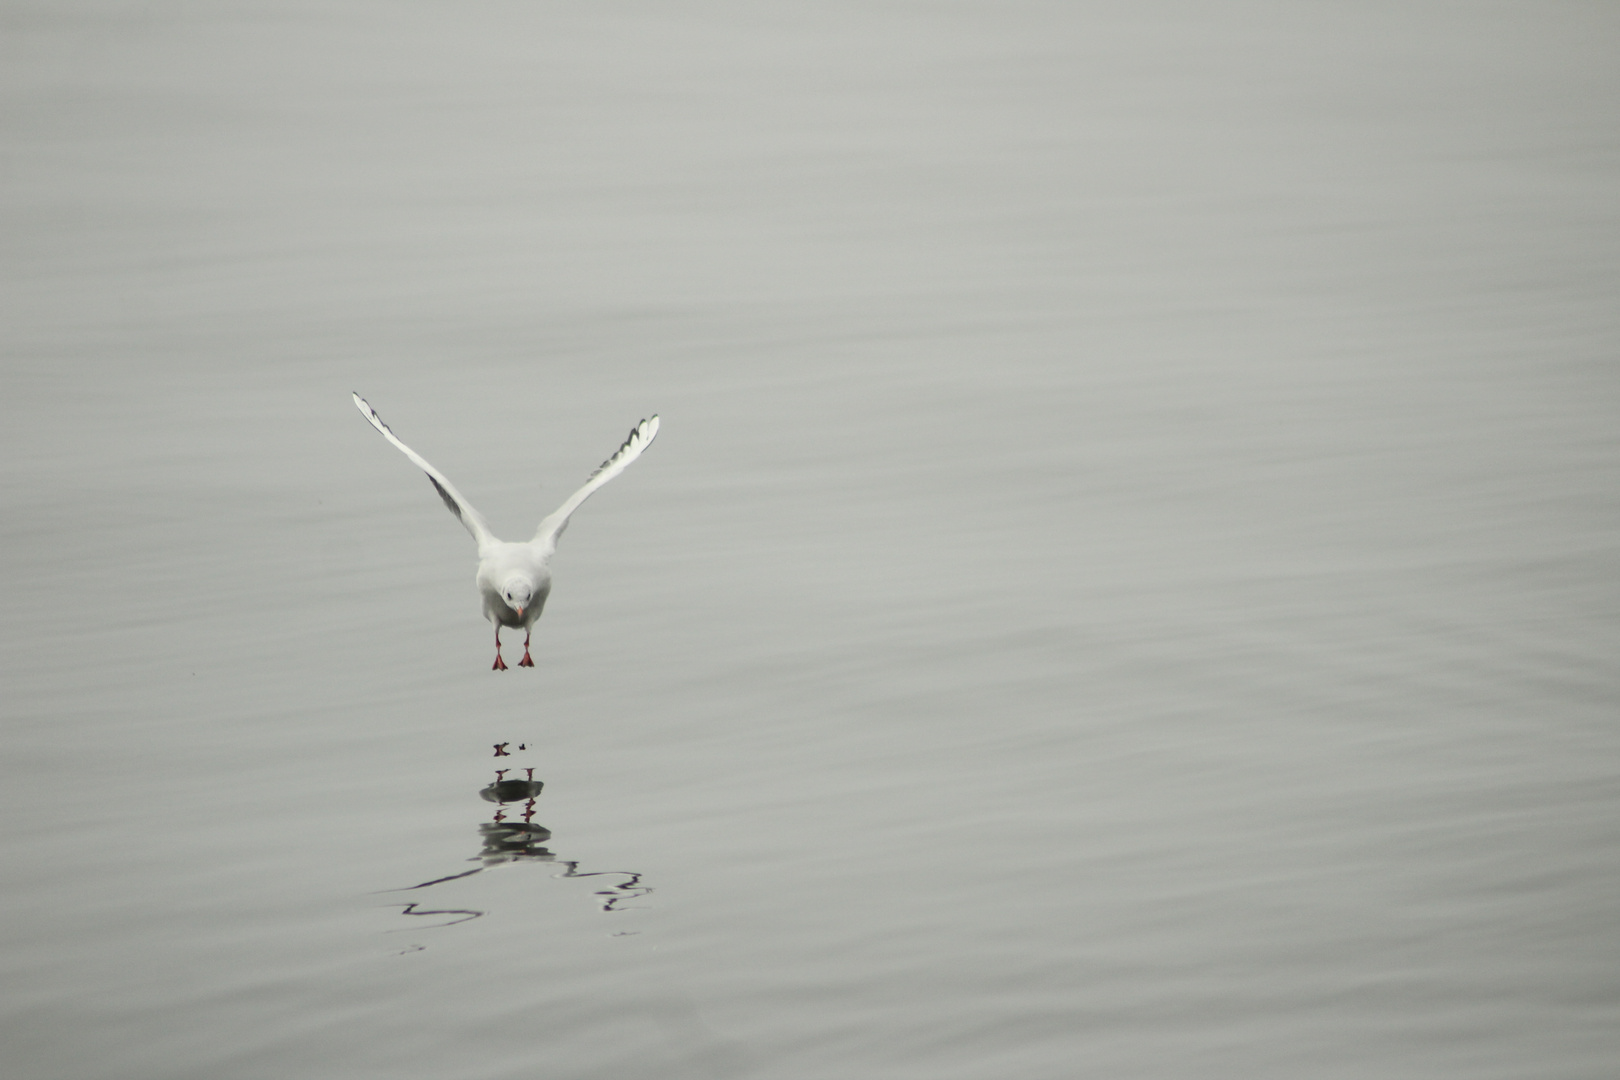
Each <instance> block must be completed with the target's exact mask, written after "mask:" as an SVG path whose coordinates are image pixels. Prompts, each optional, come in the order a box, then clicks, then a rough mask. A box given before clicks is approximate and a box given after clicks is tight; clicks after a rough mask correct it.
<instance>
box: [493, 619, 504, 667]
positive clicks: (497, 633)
mask: <svg viewBox="0 0 1620 1080" xmlns="http://www.w3.org/2000/svg"><path fill="white" fill-rule="evenodd" d="M489 670H491V671H505V670H506V661H505V660H502V659H501V624H500V623H496V624H495V666H494V667H492V668H490V669H489Z"/></svg>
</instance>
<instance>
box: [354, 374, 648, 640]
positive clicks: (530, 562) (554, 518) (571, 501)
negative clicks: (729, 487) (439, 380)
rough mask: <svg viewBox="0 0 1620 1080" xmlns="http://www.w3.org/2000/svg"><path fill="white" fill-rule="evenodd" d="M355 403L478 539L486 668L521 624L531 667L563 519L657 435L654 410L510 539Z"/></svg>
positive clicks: (368, 410) (565, 523) (357, 397)
mask: <svg viewBox="0 0 1620 1080" xmlns="http://www.w3.org/2000/svg"><path fill="white" fill-rule="evenodd" d="M354 407H355V408H357V409H359V410H360V413H361V415H363V416H364V417H365V418H366V419H367V420H369V421H370V422H371V426H372V427H374V428H376V429H377V430H378V431H379V432H381V433H382V437H383V438H385V439H387V440H388V441H389V442H391V443H393V444H394V445H395V446H396V447H398V448H399V450H400V452H401V453H403V454H404V455H405V456H406V457H408V458H410V459H411V460H412V461H414V462H415V463H416V466H417V468H419V469H421V470H422V471H423V472H425V473H427V476H428V480H429V481H431V482H432V484H433V489H434V490H435V491H437V492H438V493H439V498H441V499H443V500H444V505H445V506H447V507H449V509H450V512H451V513H452V514H454V515H456V517H457V519H458V520H460V522H461V523H462V524H463V525H464V526H466V528H467V531H468V532H470V533H472V537H473V539H474V540H476V541H478V575H477V577H476V579H475V580H476V581H477V583H478V592H479V594H480V595H481V596H482V597H483V598H484V618H486V619H488V620H489V621H490V622H492V623H494V624H495V665H494V667H492V668H491V669H490V670H491V671H505V670H506V661H504V660H502V659H501V628H502V627H511V628H512V629H514V630H515V629H517V628H518V627H520V626H521V627H522V628H523V659H522V660H519V661H518V667H529V668H532V667H534V661H533V660H531V659H530V658H529V635H530V633H531V632H532V629H533V627H534V621H535V620H536V619H538V618H539V617H540V610H541V609H542V608H544V607H545V606H546V597H547V596H549V595H550V594H551V568H550V562H551V556H552V554H553V553H554V552H556V550H557V538H558V537H559V536H561V535H562V534H563V530H564V529H566V528H568V518H569V517H570V516H571V515H572V514H573V512H574V511H575V510H578V509H579V506H580V504H581V503H583V502H584V501H585V500H586V499H588V498H590V497H591V496H592V495H593V494H595V493H596V489H597V488H599V487H601V486H602V485H603V484H605V483H607V482H608V481H609V480H612V479H613V478H614V477H615V476H618V475H619V474H620V473H622V472H624V470H625V469H626V468H627V467H628V466H629V464H630V463H631V462H632V461H634V460H636V458H638V457H640V456H641V452H642V451H643V450H645V449H647V446H648V445H649V444H650V443H651V442H652V441H653V438H654V436H656V435H657V434H658V415H657V414H656V413H654V414H653V415H652V416H651V417H649V418H648V419H646V420H643V421H641V423H639V424H637V425H636V426H635V427H633V428H631V429H630V435H629V437H628V438H626V439H625V440H624V445H623V446H620V447H619V449H618V450H616V451H614V453H613V456H612V457H610V458H608V459H607V460H606V461H604V462H602V464H601V467H600V468H598V469H597V470H596V471H595V472H593V473H591V475H590V478H589V479H587V480H586V481H585V485H584V486H583V487H581V488H580V489H579V490H578V491H576V492H574V493H573V494H572V495H570V496H568V498H567V499H566V500H565V501H564V502H563V504H562V505H561V506H559V507H557V509H556V510H553V511H552V512H551V513H550V514H548V515H546V518H545V520H543V521H541V522H540V527H539V528H538V529H536V530H535V534H534V539H533V540H529V541H526V542H523V543H516V544H514V543H508V542H507V541H505V540H498V539H496V537H495V534H494V533H492V532H490V530H489V522H487V521H485V520H484V515H483V514H480V513H479V512H478V511H477V510H474V509H473V506H472V504H471V503H469V502H468V501H467V499H466V496H464V495H462V494H461V492H459V491H457V490H456V486H455V485H454V484H452V483H451V482H450V480H449V478H448V477H446V476H445V475H444V473H442V472H440V471H439V470H438V469H435V468H434V467H433V466H432V465H430V464H428V461H427V459H426V458H424V457H423V456H422V455H421V454H418V453H417V452H416V451H415V450H412V449H411V448H410V447H408V446H406V445H405V444H404V443H402V442H400V441H399V436H397V435H395V434H394V433H393V432H392V431H390V430H389V428H388V425H387V424H385V423H383V420H382V417H380V416H378V415H377V410H376V409H373V408H372V407H371V406H370V405H368V404H367V403H366V399H365V398H363V397H361V396H360V395H359V394H355V395H354Z"/></svg>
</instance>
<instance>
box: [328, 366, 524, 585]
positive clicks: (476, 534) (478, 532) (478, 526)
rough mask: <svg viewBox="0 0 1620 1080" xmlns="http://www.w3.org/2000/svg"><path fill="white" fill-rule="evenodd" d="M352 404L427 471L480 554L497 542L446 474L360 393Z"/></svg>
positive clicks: (384, 436) (487, 523)
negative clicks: (407, 442)
mask: <svg viewBox="0 0 1620 1080" xmlns="http://www.w3.org/2000/svg"><path fill="white" fill-rule="evenodd" d="M354 407H355V408H357V409H359V410H360V412H361V414H362V415H363V416H365V418H366V419H367V420H369V421H371V426H372V427H374V428H376V429H377V430H378V431H380V432H382V437H383V438H385V439H387V440H388V441H389V442H391V443H393V444H394V445H395V446H397V447H399V449H400V452H401V453H403V454H404V455H405V456H406V457H408V458H410V459H411V460H412V461H414V462H416V466H417V468H419V469H421V470H422V471H423V472H425V473H427V476H428V480H429V481H430V482H431V483H432V484H433V489H434V490H435V491H437V492H438V493H439V498H441V499H443V500H444V505H445V506H447V507H449V508H450V512H451V513H452V514H454V515H456V517H457V518H459V519H460V521H461V523H462V524H463V525H465V526H466V527H467V531H468V532H470V533H472V536H473V539H474V540H476V541H478V550H479V552H480V554H481V553H482V552H483V551H484V549H485V548H487V547H489V546H490V545H491V544H494V543H497V541H496V539H495V534H494V533H492V532H490V531H489V522H487V521H485V520H484V515H483V514H480V513H479V512H478V511H477V510H474V509H473V506H472V503H470V502H468V501H467V499H466V497H465V496H464V495H462V494H461V492H459V491H457V490H456V485H454V484H452V483H451V482H450V479H449V477H447V476H445V475H444V473H442V472H440V471H439V470H438V469H435V468H434V467H433V466H432V465H430V464H428V460H427V458H425V457H423V456H422V455H421V454H418V453H417V452H416V451H415V450H412V449H411V448H410V447H408V446H406V445H405V444H404V443H402V442H400V441H399V436H398V435H395V434H394V433H393V432H392V431H390V430H388V425H387V424H385V423H383V420H382V417H380V416H378V415H377V410H376V409H373V408H372V407H371V406H370V405H369V404H367V403H366V399H365V398H363V397H361V396H360V395H359V394H355V395H354Z"/></svg>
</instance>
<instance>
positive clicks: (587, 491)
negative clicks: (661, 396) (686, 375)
mask: <svg viewBox="0 0 1620 1080" xmlns="http://www.w3.org/2000/svg"><path fill="white" fill-rule="evenodd" d="M657 434H658V415H657V414H656V413H654V414H653V415H652V416H651V417H650V418H648V419H646V420H643V421H642V422H641V423H639V424H637V425H636V426H635V427H633V428H631V429H630V435H629V437H628V438H626V439H625V440H624V445H623V446H621V447H619V449H618V450H617V451H616V452H615V453H614V455H613V456H612V457H610V458H608V459H607V460H606V461H604V462H602V464H601V467H600V468H598V469H597V470H596V471H595V472H593V473H591V477H590V479H589V480H586V481H585V486H584V487H582V488H580V489H579V490H578V491H576V492H574V493H573V494H572V495H570V496H568V501H567V502H565V503H563V504H562V505H561V506H559V507H557V509H556V510H554V511H552V512H551V513H550V514H548V515H547V516H546V519H545V520H544V521H542V522H541V523H540V528H539V529H537V530H535V534H534V539H533V540H532V541H530V542H531V543H533V544H534V545H536V546H537V547H544V548H549V547H551V546H552V545H554V544H556V542H557V537H559V536H561V535H562V533H563V530H564V529H566V528H568V518H569V515H571V514H572V513H573V512H574V511H575V510H578V509H579V504H580V503H582V502H584V501H585V500H586V499H588V498H590V497H591V495H592V494H593V493H594V492H595V491H596V489H597V488H599V487H601V486H602V485H603V484H605V483H607V482H608V481H609V480H611V479H613V478H614V477H615V476H618V475H619V474H620V473H622V472H624V470H625V468H626V466H628V465H629V464H630V463H631V462H632V461H634V460H636V458H638V457H640V456H641V452H642V451H643V450H645V449H647V447H648V445H650V444H651V443H652V441H653V438H654V437H655V436H657Z"/></svg>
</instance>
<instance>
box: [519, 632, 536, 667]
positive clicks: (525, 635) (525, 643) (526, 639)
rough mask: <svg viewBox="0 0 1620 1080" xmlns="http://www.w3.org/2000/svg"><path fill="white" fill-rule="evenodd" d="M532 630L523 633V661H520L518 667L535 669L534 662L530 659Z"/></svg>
mask: <svg viewBox="0 0 1620 1080" xmlns="http://www.w3.org/2000/svg"><path fill="white" fill-rule="evenodd" d="M532 633H534V631H533V630H532V629H530V630H525V631H523V659H521V660H519V661H518V667H534V661H533V660H530V659H529V635H530V634H532Z"/></svg>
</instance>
